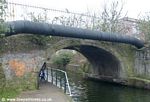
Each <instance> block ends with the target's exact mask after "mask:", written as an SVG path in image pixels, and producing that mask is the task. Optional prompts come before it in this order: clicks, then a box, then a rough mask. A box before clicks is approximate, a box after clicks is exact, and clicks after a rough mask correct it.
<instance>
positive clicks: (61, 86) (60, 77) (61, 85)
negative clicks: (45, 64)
mask: <svg viewBox="0 0 150 102" xmlns="http://www.w3.org/2000/svg"><path fill="white" fill-rule="evenodd" d="M59 81H60V88H62V80H61V76H60V78H59Z"/></svg>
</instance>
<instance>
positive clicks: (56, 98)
mask: <svg viewBox="0 0 150 102" xmlns="http://www.w3.org/2000/svg"><path fill="white" fill-rule="evenodd" d="M16 102H71V98H70V97H69V96H67V95H66V94H65V93H64V92H63V91H62V90H61V89H59V88H58V87H56V86H54V85H52V84H51V83H45V84H42V85H40V88H39V90H35V91H26V92H22V93H21V95H19V96H18V98H17V101H16Z"/></svg>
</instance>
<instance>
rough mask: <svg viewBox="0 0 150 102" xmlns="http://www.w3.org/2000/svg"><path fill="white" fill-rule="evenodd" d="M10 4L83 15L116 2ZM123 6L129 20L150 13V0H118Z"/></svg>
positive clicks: (67, 0) (77, 0) (28, 0)
mask: <svg viewBox="0 0 150 102" xmlns="http://www.w3.org/2000/svg"><path fill="white" fill-rule="evenodd" d="M8 1H10V2H15V3H22V4H27V5H35V6H41V7H46V8H52V9H58V10H66V9H68V10H69V11H70V12H77V13H84V12H87V11H90V12H96V13H98V12H100V11H101V10H102V8H103V6H104V4H105V3H108V4H109V3H110V2H111V1H116V0H8ZM118 1H119V2H123V4H124V13H126V12H127V16H128V17H131V18H138V16H139V15H142V14H144V13H145V12H149V11H150V5H149V4H150V0H118Z"/></svg>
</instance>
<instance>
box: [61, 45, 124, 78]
mask: <svg viewBox="0 0 150 102" xmlns="http://www.w3.org/2000/svg"><path fill="white" fill-rule="evenodd" d="M64 49H71V50H76V51H78V52H80V53H81V54H82V55H83V56H85V57H86V58H87V59H88V61H89V62H90V64H91V66H92V68H91V73H90V74H91V75H93V76H96V77H97V78H101V79H102V78H103V79H106V80H107V79H114V78H116V79H117V78H119V77H120V71H121V65H120V61H119V60H118V59H117V58H116V57H115V56H114V55H113V54H112V53H110V52H108V51H106V50H104V49H101V48H98V47H94V46H91V45H80V46H69V47H66V48H64Z"/></svg>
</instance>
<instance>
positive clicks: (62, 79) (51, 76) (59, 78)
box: [46, 67, 72, 96]
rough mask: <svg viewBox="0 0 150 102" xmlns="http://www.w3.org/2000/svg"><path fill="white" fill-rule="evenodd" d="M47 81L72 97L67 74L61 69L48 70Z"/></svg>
mask: <svg viewBox="0 0 150 102" xmlns="http://www.w3.org/2000/svg"><path fill="white" fill-rule="evenodd" d="M46 73H47V81H48V82H51V83H52V84H53V85H55V86H57V87H59V88H61V89H63V90H64V93H66V94H68V95H70V96H72V94H71V89H70V85H69V81H68V76H67V73H66V72H65V71H63V70H60V69H54V68H49V67H48V68H47V70H46Z"/></svg>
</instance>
